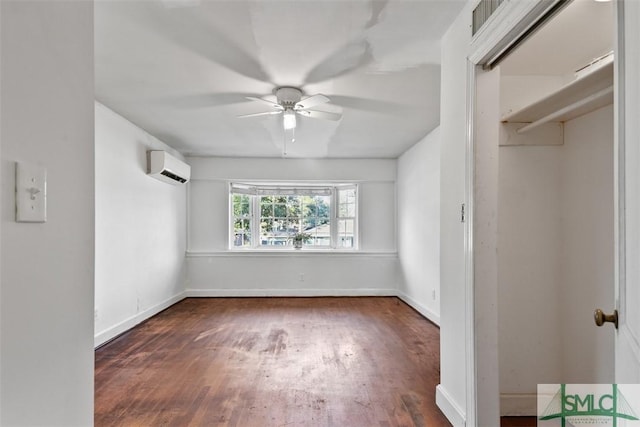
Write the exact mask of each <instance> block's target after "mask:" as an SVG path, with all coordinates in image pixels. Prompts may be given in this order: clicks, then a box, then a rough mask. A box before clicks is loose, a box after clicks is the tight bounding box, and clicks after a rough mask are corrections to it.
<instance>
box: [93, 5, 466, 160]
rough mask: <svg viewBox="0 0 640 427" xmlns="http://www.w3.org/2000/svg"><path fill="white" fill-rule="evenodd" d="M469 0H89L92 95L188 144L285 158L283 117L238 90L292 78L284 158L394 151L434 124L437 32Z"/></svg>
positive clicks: (267, 88) (261, 90) (268, 91)
mask: <svg viewBox="0 0 640 427" xmlns="http://www.w3.org/2000/svg"><path fill="white" fill-rule="evenodd" d="M464 3H465V1H464V0H441V1H436V0H421V1H416V0H414V1H407V0H381V1H375V0H374V1H372V0H333V1H320V0H292V1H285V0H263V1H244V0H235V1H206V0H146V1H98V2H96V3H95V57H96V62H95V76H96V83H95V86H96V98H97V100H98V101H99V102H101V103H103V104H105V105H107V106H108V107H110V108H111V109H113V110H115V111H116V112H118V113H120V114H121V115H123V116H125V117H126V118H127V119H129V120H130V121H132V122H134V123H135V124H137V125H138V126H140V127H142V128H144V129H146V130H147V131H148V132H150V133H151V134H153V135H155V136H157V137H158V138H160V139H161V140H163V141H165V142H166V143H168V144H169V145H171V146H173V147H174V148H176V149H178V150H180V151H181V152H183V153H185V154H192V155H215V156H251V157H280V156H282V153H283V147H282V145H283V142H284V135H283V130H282V116H266V117H254V118H243V119H239V118H237V117H236V116H237V115H240V114H248V113H253V112H258V111H264V106H263V105H260V103H259V102H255V101H248V100H247V99H246V98H245V97H246V96H258V97H262V96H265V95H272V94H273V91H274V89H275V88H277V87H278V86H296V87H299V88H301V89H302V90H303V92H304V94H306V95H313V94H315V93H322V94H324V95H327V96H328V97H329V98H330V99H331V104H325V105H323V106H321V107H318V108H317V109H319V110H320V109H323V110H325V111H334V112H342V113H343V117H342V119H341V120H340V121H338V122H332V121H325V120H318V119H311V118H299V120H298V128H297V129H296V141H295V143H293V144H289V146H288V147H287V148H288V149H287V151H288V153H287V154H288V156H289V157H334V158H336V157H363V158H373V157H382V158H394V157H397V156H398V155H400V154H401V153H403V152H404V151H405V150H406V149H407V148H409V147H410V146H411V145H413V144H414V143H416V142H417V141H418V140H420V139H421V138H422V137H423V136H424V135H426V134H427V133H428V132H430V131H431V130H432V129H433V128H435V127H436V126H437V125H438V123H439V120H440V111H439V108H440V66H439V63H440V38H441V37H442V35H443V33H444V32H445V31H446V29H447V28H448V26H449V25H450V24H451V22H452V21H453V19H454V18H455V16H456V15H457V14H458V13H459V12H460V10H461V9H462V7H463V6H464Z"/></svg>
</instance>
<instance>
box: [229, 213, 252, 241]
mask: <svg viewBox="0 0 640 427" xmlns="http://www.w3.org/2000/svg"><path fill="white" fill-rule="evenodd" d="M233 228H234V230H233V232H234V238H233V245H234V246H237V247H242V246H251V220H249V219H236V220H235V221H234V224H233Z"/></svg>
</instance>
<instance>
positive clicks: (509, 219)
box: [498, 146, 563, 415]
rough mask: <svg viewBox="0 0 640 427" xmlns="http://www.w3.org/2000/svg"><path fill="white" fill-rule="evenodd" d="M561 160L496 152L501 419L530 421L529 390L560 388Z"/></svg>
mask: <svg viewBox="0 0 640 427" xmlns="http://www.w3.org/2000/svg"><path fill="white" fill-rule="evenodd" d="M561 152H562V146H508V147H500V167H499V183H498V192H499V207H498V288H499V292H498V317H499V328H498V333H499V336H498V350H499V365H500V394H501V412H502V414H503V415H525V414H529V415H535V403H536V384H538V383H541V384H557V383H561V382H562V381H560V380H561V378H562V353H561V352H562V335H561V334H560V333H558V331H559V330H560V329H561V328H560V326H559V325H560V309H561V308H562V303H561V299H560V288H561V285H562V284H561V276H560V268H561V260H560V246H561V243H562V234H561V231H562V229H561V224H560V214H561V196H562V195H561V193H562V192H561V190H560V186H561V185H562V167H563V165H562V157H561ZM532 404H533V405H534V406H533V409H534V413H533V414H530V409H531V405H532Z"/></svg>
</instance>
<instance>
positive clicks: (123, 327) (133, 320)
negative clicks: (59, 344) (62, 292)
mask: <svg viewBox="0 0 640 427" xmlns="http://www.w3.org/2000/svg"><path fill="white" fill-rule="evenodd" d="M185 298H186V295H185V293H184V292H180V293H179V294H177V295H174V296H172V297H171V298H169V299H167V300H165V301H163V302H161V303H160V304H156V305H154V306H153V307H149V308H148V309H146V310H144V311H141V312H140V313H138V314H136V315H134V316H131V317H129V318H128V319H126V320H123V321H122V322H120V323H118V324H116V325H114V326H111V327H110V328H107V329H105V330H104V331H102V332H99V333H97V334H95V335H94V337H93V345H94V347H98V346H100V345H102V344H104V343H106V342H107V341H109V340H111V339H113V338H115V337H117V336H118V335H120V334H121V333H123V332H126V331H128V330H129V329H131V328H133V327H134V326H136V325H137V324H139V323H141V322H143V321H145V320H147V319H148V318H150V317H151V316H154V315H156V314H158V313H160V312H161V311H162V310H164V309H166V308H169V307H171V306H172V305H173V304H175V303H177V302H179V301H181V300H183V299H185Z"/></svg>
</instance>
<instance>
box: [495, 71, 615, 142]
mask: <svg viewBox="0 0 640 427" xmlns="http://www.w3.org/2000/svg"><path fill="white" fill-rule="evenodd" d="M612 103H613V61H610V62H609V63H607V64H605V65H602V66H601V67H598V68H597V69H595V70H593V72H591V73H589V74H586V75H585V76H583V77H581V78H579V79H577V80H574V81H573V82H571V83H569V84H567V85H565V86H563V87H562V88H560V89H559V90H557V91H556V92H553V93H552V94H550V95H547V96H545V97H544V98H542V99H540V100H538V101H536V102H534V103H532V104H530V105H528V106H526V107H524V108H522V109H520V110H518V111H515V112H513V113H509V114H507V115H506V116H504V117H503V118H502V122H503V123H529V124H528V125H526V126H524V127H523V128H521V129H518V133H522V132H526V131H528V130H531V129H533V128H534V127H538V126H540V125H542V124H544V123H548V122H566V121H567V120H571V119H574V118H576V117H579V116H581V115H583V114H586V113H589V112H591V111H594V110H597V109H598V108H601V107H604V106H606V105H609V104H612Z"/></svg>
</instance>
